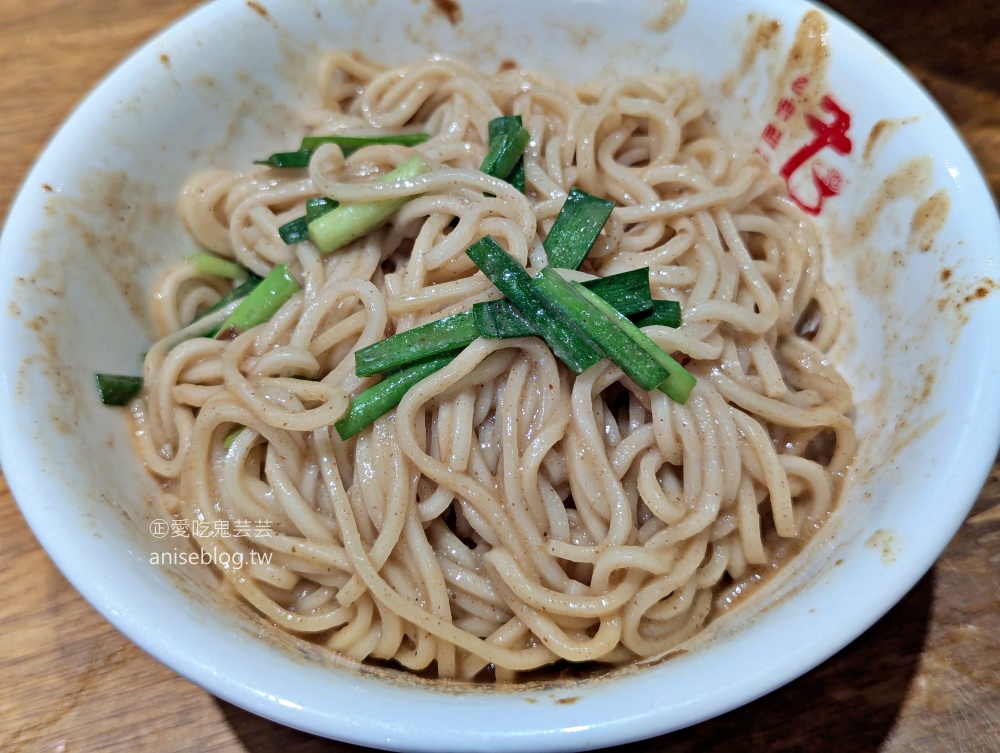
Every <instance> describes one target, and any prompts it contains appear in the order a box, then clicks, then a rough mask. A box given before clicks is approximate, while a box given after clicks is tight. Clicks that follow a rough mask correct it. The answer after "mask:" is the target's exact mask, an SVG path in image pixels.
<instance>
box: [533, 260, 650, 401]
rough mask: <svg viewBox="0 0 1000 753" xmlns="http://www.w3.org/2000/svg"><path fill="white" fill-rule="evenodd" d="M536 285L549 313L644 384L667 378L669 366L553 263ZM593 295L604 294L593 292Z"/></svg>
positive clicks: (643, 385) (535, 287) (633, 378)
mask: <svg viewBox="0 0 1000 753" xmlns="http://www.w3.org/2000/svg"><path fill="white" fill-rule="evenodd" d="M532 287H533V288H534V289H535V291H536V292H537V295H538V297H539V298H540V299H541V300H542V302H543V305H544V306H545V308H546V313H547V314H548V316H550V317H553V318H558V319H559V320H560V321H562V322H565V323H566V325H567V326H569V327H572V328H573V329H574V330H575V331H576V332H578V333H579V334H580V336H582V337H586V338H587V339H589V340H590V341H592V342H594V343H595V344H596V345H597V346H598V347H599V348H600V349H601V350H602V351H603V353H604V355H606V356H607V357H608V358H610V359H611V360H612V361H614V362H615V364H617V365H618V366H619V367H621V369H622V370H623V371H624V372H625V373H626V374H628V376H629V377H630V378H631V379H632V381H634V382H635V383H636V384H638V385H639V386H640V387H642V388H643V389H646V390H652V389H655V388H656V387H657V386H658V385H659V384H660V382H662V381H663V380H664V379H666V378H667V371H666V369H664V368H663V367H662V366H660V364H659V363H657V361H656V360H655V359H654V358H653V357H652V356H651V355H649V354H648V353H646V351H645V350H643V348H642V347H641V346H640V345H639V344H638V343H637V342H635V340H633V339H632V337H630V335H629V334H628V333H626V332H625V331H623V330H622V328H621V327H619V326H617V324H616V323H615V322H613V321H612V320H610V319H609V318H608V317H607V316H605V315H604V314H603V313H602V312H601V311H599V310H598V309H597V308H595V307H594V306H593V305H592V304H591V303H590V302H589V301H588V300H587V299H586V298H584V296H583V295H582V294H581V293H580V291H579V289H578V288H577V286H574V285H573V283H571V282H568V281H567V280H564V279H563V278H562V277H561V276H560V275H559V273H558V272H556V270H555V269H554V268H553V267H545V269H543V270H542V271H541V272H539V273H538V274H537V275H536V276H535V278H534V279H533V280H532ZM580 287H581V288H582V287H583V286H580ZM588 292H590V291H588ZM591 295H593V296H594V298H600V297H599V296H597V295H594V294H593V293H591ZM626 321H627V320H626Z"/></svg>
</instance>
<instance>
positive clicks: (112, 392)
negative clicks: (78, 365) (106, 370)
mask: <svg viewBox="0 0 1000 753" xmlns="http://www.w3.org/2000/svg"><path fill="white" fill-rule="evenodd" d="M96 381H97V394H98V395H99V396H100V398H101V402H102V403H104V404H105V405H128V404H129V403H130V402H132V399H133V398H134V397H135V396H136V395H138V394H139V393H140V392H141V391H142V377H141V376H125V375H124V374H97V375H96Z"/></svg>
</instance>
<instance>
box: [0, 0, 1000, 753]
mask: <svg viewBox="0 0 1000 753" xmlns="http://www.w3.org/2000/svg"><path fill="white" fill-rule="evenodd" d="M420 1H423V0H420ZM691 1H692V2H698V1H699V0H691ZM829 4H830V5H831V6H833V7H834V8H836V9H837V10H839V11H840V12H841V13H842V14H844V15H845V16H847V17H848V18H850V19H851V20H853V21H854V22H856V23H857V24H858V25H859V26H861V27H862V28H863V29H865V30H866V31H868V32H869V33H870V34H872V35H873V36H874V37H875V38H876V39H878V40H879V41H880V42H881V43H882V44H883V45H885V46H886V47H887V48H888V49H889V50H890V51H891V52H892V53H893V54H895V55H896V56H897V57H898V58H899V59H901V60H902V61H903V62H904V63H905V64H906V65H907V66H908V67H909V68H910V70H912V71H913V73H914V74H915V75H916V76H917V78H919V79H920V80H921V81H922V82H924V84H925V85H926V86H927V87H928V88H929V89H930V91H931V92H932V94H934V96H936V97H937V99H938V100H939V101H940V102H941V104H942V105H943V106H944V109H945V110H946V111H947V112H948V113H949V114H950V115H951V117H952V119H953V120H954V121H955V122H956V123H957V125H958V127H959V129H960V130H961V132H962V134H963V135H964V137H965V139H966V141H967V142H968V144H969V146H970V147H971V148H972V151H973V152H974V153H975V155H976V157H977V158H978V160H979V162H980V164H981V165H982V166H983V168H984V170H985V172H986V174H987V177H988V179H989V181H990V184H991V186H992V188H993V191H994V195H1000V3H995V2H992V0H957V2H954V3H941V2H938V0H907V2H898V3H880V2H871V0H835V1H834V2H830V3H829ZM194 5H195V2H193V0H31V1H30V2H27V1H26V0H0V146H2V148H0V216H6V212H7V208H8V207H9V205H10V202H11V200H12V198H13V195H14V193H15V191H16V190H17V188H18V186H19V185H20V183H21V181H22V180H23V178H24V175H25V173H26V172H27V170H28V169H29V167H30V165H31V163H32V162H33V161H34V159H35V157H36V156H37V154H38V152H39V151H40V149H41V148H42V146H43V145H44V144H45V142H46V141H47V140H48V139H49V137H50V136H51V135H52V132H53V130H54V129H55V127H56V126H57V125H58V123H59V122H60V121H62V120H63V118H65V116H66V115H67V113H68V112H69V110H70V109H71V108H72V107H73V105H74V104H75V103H76V102H77V101H79V99H80V98H81V97H82V96H83V95H84V94H85V93H86V92H87V91H88V90H89V89H90V88H91V87H92V86H93V85H94V84H95V83H96V82H97V81H98V80H99V79H100V78H101V77H102V76H103V75H104V74H105V73H106V72H107V71H108V70H109V69H110V68H111V66H113V65H114V64H115V63H116V62H117V61H118V60H120V59H121V58H122V57H123V56H124V55H125V54H126V53H128V52H129V51H130V50H131V49H133V48H134V47H135V46H137V45H138V44H139V43H141V42H142V41H143V40H145V39H147V38H148V37H149V36H150V35H152V34H153V33H154V32H156V31H157V30H159V29H160V28H162V27H163V26H164V25H165V24H167V23H168V22H170V21H172V20H173V19H175V18H177V17H178V16H180V15H181V14H182V13H184V12H185V11H187V10H189V9H190V8H191V7H193V6H194ZM991 486H992V488H991ZM0 520H2V521H3V523H4V524H3V526H2V529H0V573H3V579H2V585H0V589H2V598H0V750H3V751H72V752H74V753H77V752H81V751H97V750H102V751H104V750H129V751H147V750H149V751H171V750H192V751H203V750H221V751H271V750H282V751H285V753H292V752H293V751H314V750H321V749H322V750H327V751H329V750H333V751H351V750H358V749H357V748H354V747H353V746H348V745H342V744H337V743H330V742H328V741H323V740H320V739H319V738H314V737H311V736H309V735H305V734H302V733H300V732H296V731H293V730H289V729H286V728H284V727H281V726H279V725H276V724H273V723H271V722H269V721H266V720H264V719H261V718H258V717H256V716H253V715H252V714H249V713H247V712H245V711H242V710H241V709H238V708H236V707H234V706H231V705H229V704H227V703H224V702H222V701H219V700H217V699H215V698H214V697H212V696H211V695H209V694H208V693H206V692H205V691H203V690H201V689H200V688H198V687H196V686H195V685H192V684H191V683H189V682H188V681H186V680H183V679H181V678H180V677H178V676H177V675H175V674H174V673H173V672H171V671H170V670H169V669H167V668H166V667H164V666H162V665H160V664H159V663H157V662H156V661H154V660H153V659H151V658H149V657H148V656H146V655H145V654H144V653H143V652H142V651H141V650H139V649H138V648H136V647H135V646H134V645H133V644H132V643H131V642H129V641H128V640H126V639H125V638H123V637H122V636H121V635H120V634H119V633H118V632H116V631H115V630H114V629H113V628H112V627H111V626H110V625H109V624H108V623H106V622H105V621H104V619H103V618H101V617H100V616H99V615H98V614H97V613H96V612H94V611H93V610H92V609H91V608H90V606H89V605H88V604H87V603H86V602H85V601H83V599H81V598H80V596H79V595H77V593H76V592H75V591H74V590H73V589H72V588H71V587H70V586H69V584H68V583H67V582H66V581H65V580H64V578H63V577H62V575H61V574H60V573H59V572H58V571H57V570H56V568H55V567H54V566H53V565H52V563H51V562H50V561H49V559H48V557H47V556H46V554H45V552H43V551H42V549H41V548H40V547H39V546H38V544H37V542H36V541H35V539H34V537H33V536H32V534H31V532H30V531H29V530H28V528H27V526H26V525H25V523H24V521H23V519H22V518H21V516H20V514H19V513H18V512H17V509H16V506H15V504H14V501H13V499H12V497H11V494H10V492H9V491H8V490H7V487H6V484H5V483H4V481H3V478H2V477H0ZM998 639H1000V483H996V482H994V483H991V484H990V483H988V484H987V486H986V487H985V488H984V490H983V492H982V493H981V495H980V499H979V501H978V503H977V505H976V507H975V508H974V509H973V511H972V514H971V515H970V518H969V520H968V521H967V522H966V523H965V525H964V526H963V527H962V529H961V530H960V531H959V532H958V534H957V536H956V537H955V539H954V540H953V541H952V542H951V545H950V546H949V547H948V549H947V551H946V552H945V553H944V555H943V556H942V557H941V559H940V560H939V561H938V563H937V565H936V566H935V567H934V569H933V570H932V571H931V572H930V573H929V574H928V575H927V576H925V577H924V578H923V580H921V581H920V582H919V583H918V584H917V586H916V587H915V588H914V589H913V590H912V591H911V592H910V593H909V594H908V595H907V596H906V597H905V598H904V599H903V601H902V602H901V603H900V604H899V605H898V606H896V607H895V608H894V609H893V610H892V611H891V612H889V614H888V615H886V617H884V618H883V619H882V620H881V621H880V622H879V623H877V624H876V625H875V626H874V627H873V628H872V629H871V630H869V631H868V632H867V633H865V634H864V635H863V636H862V637H861V638H859V639H858V640H857V641H855V642H854V643H853V644H851V645H850V646H848V647H847V648H846V649H844V650H843V651H842V652H840V653H839V654H837V655H836V656H835V657H833V658H832V659H830V660H829V661H827V662H826V663H824V664H823V665H821V666H820V667H819V668H817V669H816V670H814V671H813V672H810V673H809V674H807V675H806V676H804V677H802V678H800V679H799V680H797V681H795V682H793V683H791V684H790V685H788V686H786V687H784V688H782V689H780V690H778V691H776V692H774V693H772V694H771V695H769V696H767V697H765V698H762V699H760V700H758V701H756V702H754V703H751V704H749V705H748V706H745V707H743V708H741V709H738V710H736V711H733V712H731V713H729V714H727V715H725V716H723V717H720V718H718V719H715V720H713V721H709V722H706V723H704V724H701V725H698V726H696V727H693V728H690V729H688V730H684V731H681V732H679V733H675V734H672V735H668V736H666V737H663V738H659V739H657V740H652V741H647V742H644V743H636V744H634V745H630V746H626V747H623V748H621V749H620V750H623V751H624V750H628V751H655V750H664V749H670V750H672V751H737V750H754V751H757V752H758V753H769V752H772V751H798V750H808V751H812V752H813V753H815V752H816V751H827V750H830V751H848V752H850V751H862V752H865V751H892V752H893V753H897V752H899V753H901V752H902V751H942V752H944V751H1000V646H998V645H997V644H998ZM734 741H735V742H734Z"/></svg>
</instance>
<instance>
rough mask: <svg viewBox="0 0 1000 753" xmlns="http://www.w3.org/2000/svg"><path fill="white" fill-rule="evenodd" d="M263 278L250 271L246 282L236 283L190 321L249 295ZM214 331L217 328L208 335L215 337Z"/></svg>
mask: <svg viewBox="0 0 1000 753" xmlns="http://www.w3.org/2000/svg"><path fill="white" fill-rule="evenodd" d="M263 279H264V278H263V277H258V276H257V275H255V274H254V273H253V272H251V273H250V276H249V277H248V278H247V281H246V282H244V283H243V284H242V285H238V286H237V287H235V288H233V289H232V290H231V291H230V292H229V293H227V294H226V295H224V296H222V298H220V299H219V300H218V301H217V302H216V303H215V305H213V306H212V307H211V308H208V309H206V310H205V311H202V312H201V313H200V314H198V316H196V317H195V318H194V319H192V320H191V323H192V324H194V323H195V322H196V321H198V320H199V319H204V318H205V317H206V316H208V315H209V314H214V313H215V312H216V311H221V310H222V309H224V308H225V307H226V306H228V305H229V304H230V303H232V302H233V301H236V300H239V299H240V298H246V297H247V296H248V295H250V293H251V292H252V291H253V289H254V288H256V287H257V286H258V285H260V283H261V280H263ZM216 332H218V330H214V331H212V332H210V333H208V337H215V334H216Z"/></svg>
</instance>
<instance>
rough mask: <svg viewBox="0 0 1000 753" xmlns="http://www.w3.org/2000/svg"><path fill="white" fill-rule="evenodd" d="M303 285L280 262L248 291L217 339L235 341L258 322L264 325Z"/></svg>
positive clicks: (217, 334) (223, 324) (224, 323)
mask: <svg viewBox="0 0 1000 753" xmlns="http://www.w3.org/2000/svg"><path fill="white" fill-rule="evenodd" d="M300 287H301V286H300V285H299V283H298V280H296V279H295V278H294V277H292V275H291V273H290V272H289V271H288V267H287V266H286V265H285V264H279V265H278V266H276V267H275V268H274V269H272V270H271V273H270V274H269V275H268V276H267V277H265V278H264V279H263V280H262V281H261V282H260V283H259V284H258V285H257V286H256V287H255V288H254V289H253V291H252V292H251V293H250V294H248V295H247V296H246V297H245V298H244V299H243V301H242V302H241V303H240V305H239V306H237V307H236V309H235V310H234V311H233V313H231V314H230V315H229V317H228V318H227V319H226V321H224V322H223V323H222V325H221V326H220V327H219V330H218V332H217V333H216V335H215V337H216V338H221V339H223V340H235V339H236V338H237V337H239V336H240V335H241V334H243V333H244V332H246V331H247V330H249V329H252V328H253V327H256V326H257V325H258V324H263V323H264V322H266V321H267V320H268V319H270V318H271V317H272V316H274V314H275V312H276V311H277V310H278V309H280V308H281V307H282V306H283V305H284V304H285V302H286V301H287V300H288V299H289V298H291V297H292V296H293V295H295V294H296V293H297V292H298V291H299V289H300Z"/></svg>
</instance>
